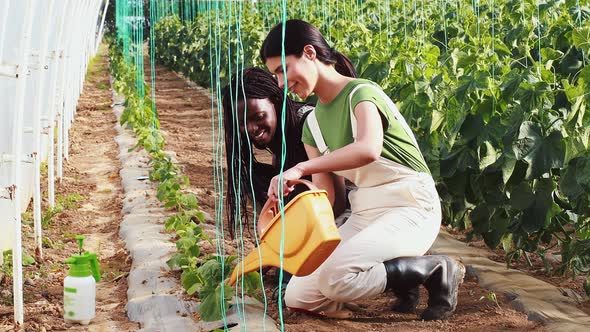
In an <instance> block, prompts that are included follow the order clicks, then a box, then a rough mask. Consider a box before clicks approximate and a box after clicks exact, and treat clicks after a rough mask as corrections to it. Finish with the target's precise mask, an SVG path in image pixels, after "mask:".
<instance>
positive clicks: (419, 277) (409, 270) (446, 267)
mask: <svg viewBox="0 0 590 332" xmlns="http://www.w3.org/2000/svg"><path fill="white" fill-rule="evenodd" d="M383 264H384V265H385V270H386V271H387V286H386V289H391V290H392V291H393V292H394V293H395V294H396V296H397V297H398V302H397V303H396V304H395V306H394V310H396V311H400V312H415V310H416V305H417V304H418V294H419V292H418V291H419V286H420V285H424V287H426V289H427V290H428V308H426V310H425V311H424V312H423V313H422V315H421V318H422V319H424V320H439V319H445V318H448V317H450V316H451V314H452V313H453V312H454V311H455V307H456V306H457V294H458V289H459V285H460V284H461V283H462V282H463V277H464V276H465V267H463V265H462V264H461V263H459V262H457V261H456V260H454V259H452V258H450V257H448V256H440V255H436V256H418V257H398V258H395V259H392V260H389V261H386V262H383ZM400 309H401V310H405V311H401V310H400Z"/></svg>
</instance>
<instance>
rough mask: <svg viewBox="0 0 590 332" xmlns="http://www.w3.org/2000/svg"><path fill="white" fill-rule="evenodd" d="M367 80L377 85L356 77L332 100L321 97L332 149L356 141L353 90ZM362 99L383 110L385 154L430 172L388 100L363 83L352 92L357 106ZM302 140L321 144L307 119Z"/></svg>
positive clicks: (321, 120) (320, 113)
mask: <svg viewBox="0 0 590 332" xmlns="http://www.w3.org/2000/svg"><path fill="white" fill-rule="evenodd" d="M366 83H369V84H372V85H375V86H377V85H376V84H375V83H373V82H371V81H368V80H364V79H355V80H353V81H351V82H349V83H348V84H347V85H346V86H345V87H344V89H342V91H340V93H339V94H338V95H337V96H336V98H334V100H332V101H331V102H330V103H328V104H322V103H321V102H319V101H318V103H317V105H316V108H315V116H316V119H317V121H318V124H319V126H320V130H321V132H322V136H323V138H324V141H325V143H326V145H327V146H328V148H329V149H330V151H334V150H336V149H339V148H341V147H343V146H345V145H348V144H350V143H352V142H353V141H354V139H353V137H352V125H351V124H350V109H349V105H348V100H349V94H350V92H351V91H352V89H354V87H355V86H357V85H359V84H366ZM377 87H378V86H377ZM379 89H381V88H379ZM362 101H370V102H372V103H373V104H375V106H377V109H378V110H379V113H380V114H381V120H382V122H383V150H382V151H381V156H382V157H384V158H386V159H389V160H391V161H394V162H396V163H399V164H401V165H404V166H408V167H409V168H411V169H413V170H415V171H418V172H426V173H429V174H430V170H429V169H428V166H426V162H425V161H424V159H423V158H422V154H421V153H420V150H419V148H418V147H417V146H416V145H415V144H414V143H413V141H412V139H411V138H410V137H409V136H408V134H407V133H406V132H405V130H404V129H403V127H402V125H401V123H400V122H399V121H398V120H397V119H396V118H395V116H394V114H393V112H391V111H390V110H389V108H388V107H387V101H386V100H384V99H383V98H382V97H381V96H380V95H379V93H378V92H377V91H375V90H374V89H373V88H371V87H369V86H363V87H360V88H359V89H357V90H356V91H355V93H354V96H352V108H353V110H354V108H355V107H356V105H357V104H358V103H360V102H362ZM301 141H303V143H305V144H307V145H311V146H313V147H317V145H316V143H315V140H314V138H313V135H312V133H311V130H309V124H308V122H307V121H305V125H304V126H303V133H302V137H301Z"/></svg>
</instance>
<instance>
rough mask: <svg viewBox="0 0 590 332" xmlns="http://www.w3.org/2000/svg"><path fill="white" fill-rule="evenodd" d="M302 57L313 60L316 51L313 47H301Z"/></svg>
mask: <svg viewBox="0 0 590 332" xmlns="http://www.w3.org/2000/svg"><path fill="white" fill-rule="evenodd" d="M303 56H304V57H306V58H307V59H309V60H314V59H315V58H316V51H315V47H313V45H305V46H304V47H303Z"/></svg>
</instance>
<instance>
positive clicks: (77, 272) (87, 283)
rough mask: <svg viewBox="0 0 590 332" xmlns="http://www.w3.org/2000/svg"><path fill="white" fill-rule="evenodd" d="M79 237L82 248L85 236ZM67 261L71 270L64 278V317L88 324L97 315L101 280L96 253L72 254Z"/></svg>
mask: <svg viewBox="0 0 590 332" xmlns="http://www.w3.org/2000/svg"><path fill="white" fill-rule="evenodd" d="M77 238H78V241H79V243H80V248H82V240H83V239H84V237H82V236H80V237H77ZM66 263H68V264H69V265H70V270H69V272H68V276H67V277H66V278H65V279H64V319H65V321H67V322H74V323H79V324H82V325H88V324H89V323H90V320H91V319H93V318H94V317H95V316H96V282H97V281H100V271H99V268H98V261H97V259H96V254H90V253H89V252H88V251H86V252H84V253H80V254H79V255H72V257H70V258H68V259H67V260H66Z"/></svg>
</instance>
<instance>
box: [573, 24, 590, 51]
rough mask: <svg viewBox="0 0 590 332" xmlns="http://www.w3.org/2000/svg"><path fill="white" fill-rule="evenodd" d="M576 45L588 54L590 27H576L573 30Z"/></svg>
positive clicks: (589, 48)
mask: <svg viewBox="0 0 590 332" xmlns="http://www.w3.org/2000/svg"><path fill="white" fill-rule="evenodd" d="M572 40H573V42H574V45H575V46H576V47H577V48H579V49H582V50H584V51H585V52H586V54H588V52H590V27H588V26H585V27H580V28H578V27H576V28H574V30H573V31H572Z"/></svg>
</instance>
